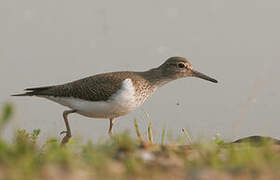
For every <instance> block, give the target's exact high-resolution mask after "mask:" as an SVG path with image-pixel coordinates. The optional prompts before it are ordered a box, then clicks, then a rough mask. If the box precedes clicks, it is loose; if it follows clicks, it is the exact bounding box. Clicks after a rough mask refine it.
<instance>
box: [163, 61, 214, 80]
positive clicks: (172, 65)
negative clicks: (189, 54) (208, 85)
mask: <svg viewBox="0 0 280 180" xmlns="http://www.w3.org/2000/svg"><path fill="white" fill-rule="evenodd" d="M159 69H160V71H161V73H162V74H163V75H164V76H165V77H168V78H171V79H179V78H184V77H197V78H201V79H205V80H207V81H211V82H213V83H217V82H218V81H217V80H216V79H213V78H211V77H209V76H207V75H205V74H203V73H200V72H198V71H196V70H194V69H193V68H192V65H191V63H190V62H189V61H188V60H187V59H186V58H183V57H171V58H169V59H167V60H166V61H165V62H164V63H163V64H162V65H161V66H160V67H159Z"/></svg>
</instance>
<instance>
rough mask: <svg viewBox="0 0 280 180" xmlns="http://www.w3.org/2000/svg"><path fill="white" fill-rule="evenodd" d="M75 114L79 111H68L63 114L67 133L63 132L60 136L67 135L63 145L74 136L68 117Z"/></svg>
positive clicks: (62, 142)
mask: <svg viewBox="0 0 280 180" xmlns="http://www.w3.org/2000/svg"><path fill="white" fill-rule="evenodd" d="M75 112H77V111H76V110H67V111H64V112H63V119H64V122H65V126H66V131H62V132H61V133H60V134H66V135H65V136H64V137H63V139H62V141H61V145H64V144H66V143H67V142H68V141H69V139H70V138H71V136H72V134H71V129H70V125H69V122H68V118H67V117H68V115H69V114H71V113H75Z"/></svg>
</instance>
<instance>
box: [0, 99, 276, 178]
mask: <svg viewBox="0 0 280 180" xmlns="http://www.w3.org/2000/svg"><path fill="white" fill-rule="evenodd" d="M12 111H13V110H12V106H11V105H10V104H6V105H5V106H4V107H3V110H2V112H1V115H0V122H1V123H0V124H1V127H0V129H3V128H4V127H5V124H7V122H8V121H9V119H10V118H11V116H12ZM135 128H136V134H137V137H138V138H137V139H135V138H132V137H131V136H130V133H134V132H128V131H125V132H122V133H119V134H116V135H114V136H113V137H112V138H108V140H105V141H103V142H99V143H96V144H93V143H91V142H88V143H86V144H80V143H79V142H78V141H75V140H71V141H70V143H69V144H67V145H66V146H64V147H62V146H61V145H60V143H59V141H58V140H57V139H49V140H47V141H46V142H45V143H44V144H43V145H42V146H39V145H38V144H37V139H38V138H39V137H40V130H38V129H37V130H34V131H32V132H26V131H25V130H18V131H17V132H16V134H15V138H14V141H13V142H10V143H9V142H6V141H5V140H3V139H2V138H0V179H62V178H67V179H134V178H138V179H170V178H171V179H203V178H205V177H209V179H226V178H228V179H238V178H240V179H257V178H259V179H278V177H279V172H280V171H279V170H280V146H279V145H277V144H275V143H274V142H273V141H271V140H270V139H265V138H264V139H260V140H259V141H258V143H256V142H255V141H250V139H248V140H247V141H245V142H242V143H236V144H233V143H225V142H224V141H223V140H221V139H220V138H219V137H218V136H216V138H215V139H214V140H212V141H209V142H203V143H202V142H201V143H200V142H192V139H191V138H190V135H189V134H188V132H187V131H185V130H183V132H184V133H182V137H183V138H184V139H185V140H186V142H187V143H188V144H189V143H192V144H191V145H185V144H184V143H181V144H180V143H179V142H178V144H177V145H170V144H169V143H168V142H165V141H166V140H165V134H166V128H165V127H164V128H163V131H162V133H161V144H155V143H154V141H153V136H152V125H151V121H150V122H149V126H148V136H147V140H145V139H143V137H144V136H142V135H141V132H140V131H139V125H138V123H137V121H136V120H135ZM172 144H173V143H172Z"/></svg>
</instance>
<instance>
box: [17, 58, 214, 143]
mask: <svg viewBox="0 0 280 180" xmlns="http://www.w3.org/2000/svg"><path fill="white" fill-rule="evenodd" d="M184 77H198V78H201V79H205V80H208V81H211V82H213V83H217V82H218V81H217V80H215V79H213V78H211V77H209V76H207V75H205V74H202V73H200V72H198V71H196V70H194V69H193V68H192V65H191V64H190V62H189V61H188V60H187V59H186V58H183V57H171V58H169V59H167V60H166V61H165V62H164V63H163V64H162V65H160V66H159V67H157V68H153V69H150V70H148V71H143V72H134V71H121V72H110V73H104V74H97V75H94V76H90V77H87V78H84V79H80V80H76V81H73V82H70V83H66V84H61V85H54V86H45V87H36V88H27V89H25V91H26V92H25V93H23V94H15V95H13V96H38V97H43V98H46V99H49V100H51V101H54V102H56V103H59V104H61V105H63V106H67V107H69V108H70V110H66V111H64V112H63V118H64V122H65V125H66V131H62V132H61V134H64V133H65V134H66V135H65V136H64V137H63V139H62V141H61V143H62V144H65V143H67V142H68V141H69V139H70V138H71V136H72V134H71V129H70V125H69V122H68V118H67V117H68V115H69V114H71V113H78V114H80V115H83V116H87V117H91V118H103V119H109V120H110V127H109V131H108V133H109V134H110V135H112V129H113V124H114V120H115V118H117V117H120V116H123V115H126V114H128V113H130V112H132V111H134V110H135V109H136V108H138V107H139V106H140V105H142V104H143V103H144V102H145V101H146V100H147V99H148V98H149V97H150V96H151V95H152V94H153V93H154V92H155V91H156V90H157V89H158V88H159V87H161V86H163V85H165V84H166V83H168V82H171V81H173V80H176V79H180V78H184Z"/></svg>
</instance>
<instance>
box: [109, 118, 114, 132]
mask: <svg viewBox="0 0 280 180" xmlns="http://www.w3.org/2000/svg"><path fill="white" fill-rule="evenodd" d="M114 122H115V119H114V118H111V119H110V128H109V131H108V134H109V135H110V136H112V135H113V125H114Z"/></svg>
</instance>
